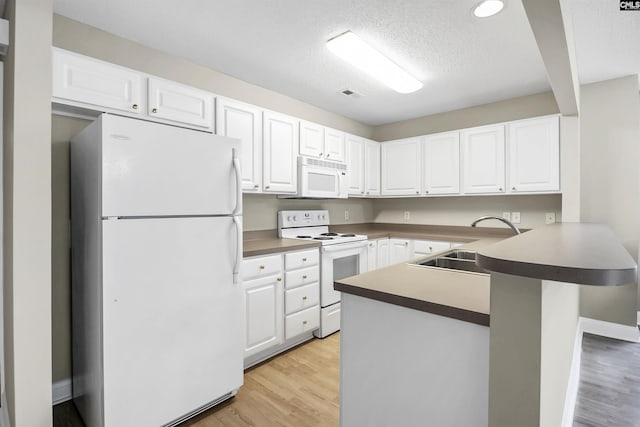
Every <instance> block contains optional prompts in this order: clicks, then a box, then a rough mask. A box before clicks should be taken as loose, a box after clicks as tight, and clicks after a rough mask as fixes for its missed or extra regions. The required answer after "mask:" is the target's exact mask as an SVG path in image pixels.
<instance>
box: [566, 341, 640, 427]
mask: <svg viewBox="0 0 640 427" xmlns="http://www.w3.org/2000/svg"><path fill="white" fill-rule="evenodd" d="M573 426H574V427H587V426H588V427H596V426H597V427H601V426H602V427H618V426H620V427H622V426H624V427H629V426H634V427H639V426H640V343H630V342H626V341H618V340H614V339H611V338H605V337H600V336H597V335H591V334H585V335H584V337H583V339H582V361H581V365H580V385H579V388H578V399H577V401H576V406H575V413H574V423H573Z"/></svg>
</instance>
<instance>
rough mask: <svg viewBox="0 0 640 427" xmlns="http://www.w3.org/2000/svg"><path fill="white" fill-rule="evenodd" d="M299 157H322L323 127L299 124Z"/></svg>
mask: <svg viewBox="0 0 640 427" xmlns="http://www.w3.org/2000/svg"><path fill="white" fill-rule="evenodd" d="M300 155H301V156H308V157H318V158H320V157H324V155H325V153H324V127H322V126H320V125H317V124H315V123H311V122H305V121H301V122H300Z"/></svg>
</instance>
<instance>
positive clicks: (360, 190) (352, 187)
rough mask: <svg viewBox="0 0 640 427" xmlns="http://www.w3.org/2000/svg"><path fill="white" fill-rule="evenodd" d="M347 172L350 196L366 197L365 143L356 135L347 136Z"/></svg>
mask: <svg viewBox="0 0 640 427" xmlns="http://www.w3.org/2000/svg"><path fill="white" fill-rule="evenodd" d="M346 143H347V171H348V174H349V195H350V196H364V192H365V190H364V186H365V170H366V165H365V141H364V140H363V139H362V138H360V137H358V136H355V135H347V136H346Z"/></svg>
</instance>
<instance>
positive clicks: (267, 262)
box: [242, 254, 282, 280]
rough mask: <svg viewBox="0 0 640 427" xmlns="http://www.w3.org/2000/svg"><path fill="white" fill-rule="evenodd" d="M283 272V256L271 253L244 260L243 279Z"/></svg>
mask: <svg viewBox="0 0 640 427" xmlns="http://www.w3.org/2000/svg"><path fill="white" fill-rule="evenodd" d="M271 274H282V256H281V255H280V254H278V255H270V256H264V257H257V258H247V259H244V260H242V279H243V280H247V279H252V278H256V277H263V276H269V275H271Z"/></svg>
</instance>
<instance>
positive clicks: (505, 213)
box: [502, 212, 511, 221]
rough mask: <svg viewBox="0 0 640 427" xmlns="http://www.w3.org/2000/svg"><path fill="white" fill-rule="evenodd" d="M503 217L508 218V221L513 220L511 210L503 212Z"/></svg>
mask: <svg viewBox="0 0 640 427" xmlns="http://www.w3.org/2000/svg"><path fill="white" fill-rule="evenodd" d="M502 219H506V220H507V221H511V212H502Z"/></svg>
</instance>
